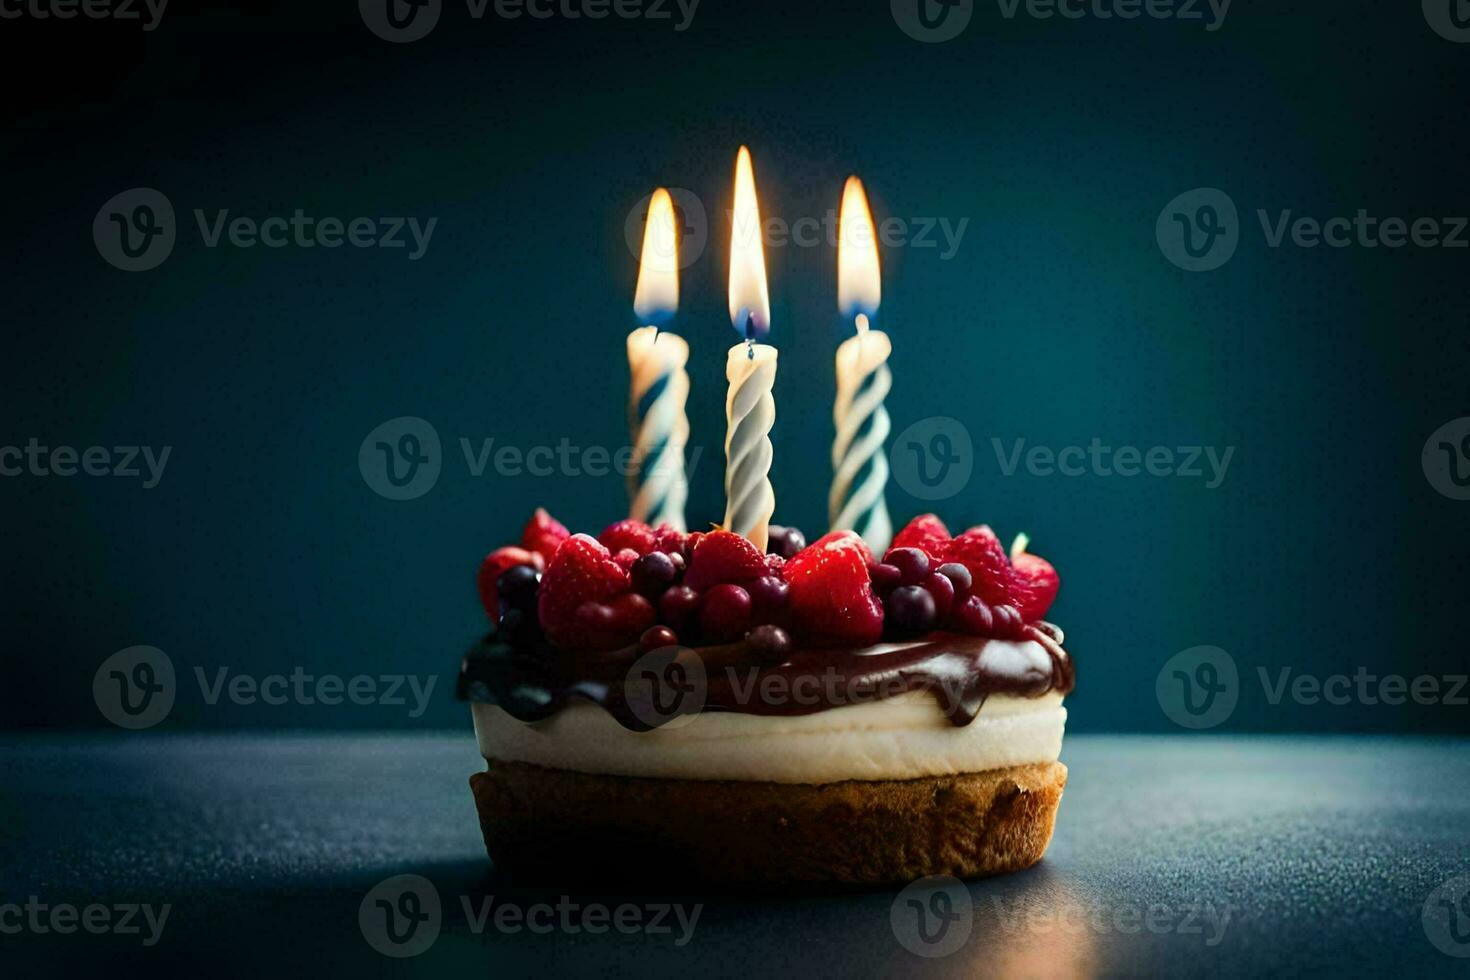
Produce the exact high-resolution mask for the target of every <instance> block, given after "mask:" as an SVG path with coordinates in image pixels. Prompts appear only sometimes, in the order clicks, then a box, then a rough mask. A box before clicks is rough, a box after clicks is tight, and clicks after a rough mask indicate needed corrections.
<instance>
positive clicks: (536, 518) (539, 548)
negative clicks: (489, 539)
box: [521, 507, 572, 565]
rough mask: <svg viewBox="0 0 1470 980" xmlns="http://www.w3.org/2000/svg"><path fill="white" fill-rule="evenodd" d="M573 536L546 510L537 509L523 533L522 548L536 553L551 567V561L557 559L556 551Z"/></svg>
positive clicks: (542, 508)
mask: <svg viewBox="0 0 1470 980" xmlns="http://www.w3.org/2000/svg"><path fill="white" fill-rule="evenodd" d="M571 536H572V534H571V532H570V531H568V530H567V529H566V527H564V526H563V525H562V523H561V522H560V521H558V520H557V519H556V518H554V517H552V516H551V515H550V514H548V513H546V508H544V507H537V508H536V512H535V513H534V514H532V515H531V519H530V520H529V521H527V522H526V527H525V530H523V531H522V532H521V547H522V548H525V549H526V550H527V551H534V552H536V553H537V554H539V555H540V556H541V557H542V558H543V559H545V561H546V564H547V565H550V564H551V559H552V558H554V557H556V549H557V548H560V547H561V545H562V542H563V541H565V540H566V539H567V538H569V537H571Z"/></svg>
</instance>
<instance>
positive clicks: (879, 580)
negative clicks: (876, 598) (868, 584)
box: [868, 565, 903, 592]
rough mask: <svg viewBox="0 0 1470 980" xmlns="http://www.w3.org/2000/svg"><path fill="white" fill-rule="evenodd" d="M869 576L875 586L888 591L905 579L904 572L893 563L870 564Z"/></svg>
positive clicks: (881, 590) (880, 590)
mask: <svg viewBox="0 0 1470 980" xmlns="http://www.w3.org/2000/svg"><path fill="white" fill-rule="evenodd" d="M868 578H870V579H872V580H873V588H875V589H877V590H878V591H879V592H887V591H889V590H890V589H893V588H896V587H897V586H898V583H900V582H902V581H903V573H902V572H900V571H899V570H898V569H897V568H895V567H894V566H892V565H869V566H868Z"/></svg>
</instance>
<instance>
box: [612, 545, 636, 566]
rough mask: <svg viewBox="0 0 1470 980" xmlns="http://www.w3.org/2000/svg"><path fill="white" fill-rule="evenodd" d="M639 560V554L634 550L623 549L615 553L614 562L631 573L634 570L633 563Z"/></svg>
mask: <svg viewBox="0 0 1470 980" xmlns="http://www.w3.org/2000/svg"><path fill="white" fill-rule="evenodd" d="M637 560H638V552H636V551H634V550H633V549H632V548H623V549H621V550H619V551H615V552H613V561H615V562H617V563H618V567H619V568H621V569H622V570H623V571H625V572H631V571H632V570H633V563H634V562H636V561H637Z"/></svg>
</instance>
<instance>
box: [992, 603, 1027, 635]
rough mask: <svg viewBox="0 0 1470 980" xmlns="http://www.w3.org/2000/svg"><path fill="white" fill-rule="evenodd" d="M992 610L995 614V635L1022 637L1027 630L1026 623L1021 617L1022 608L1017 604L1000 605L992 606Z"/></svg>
mask: <svg viewBox="0 0 1470 980" xmlns="http://www.w3.org/2000/svg"><path fill="white" fill-rule="evenodd" d="M990 611H991V612H993V613H994V614H995V635H996V636H1001V637H1005V638H1007V639H1012V640H1016V639H1020V637H1021V634H1022V632H1024V630H1025V625H1026V624H1025V623H1024V622H1023V621H1022V619H1021V610H1019V609H1017V608H1016V607H1015V606H1008V605H999V606H992V607H991V609H990Z"/></svg>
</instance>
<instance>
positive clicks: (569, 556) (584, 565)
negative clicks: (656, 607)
mask: <svg viewBox="0 0 1470 980" xmlns="http://www.w3.org/2000/svg"><path fill="white" fill-rule="evenodd" d="M627 591H628V574H627V573H626V572H624V571H623V570H622V569H621V568H619V567H618V563H617V562H616V561H614V560H613V557H612V555H610V554H608V550H607V549H606V548H604V547H603V546H602V544H601V543H600V542H598V540H597V539H596V538H593V537H591V536H589V535H586V534H574V535H572V536H571V537H569V538H567V540H566V542H565V543H564V544H563V545H562V546H561V547H560V548H558V549H557V552H556V557H555V558H553V559H552V560H551V564H550V565H548V566H547V568H546V574H545V575H543V576H542V577H541V598H540V599H539V605H538V614H539V617H540V619H541V628H542V629H543V630H545V631H546V636H547V639H549V640H551V642H552V643H553V644H555V645H556V646H558V647H562V648H563V649H569V650H575V649H582V648H586V647H588V646H589V644H590V643H591V642H592V641H593V639H594V635H593V633H594V631H593V630H590V629H588V628H587V625H586V624H585V623H583V622H582V621H580V620H579V619H578V617H577V608H578V607H579V606H581V605H582V604H583V603H587V602H592V603H600V604H608V603H610V601H611V600H612V599H613V598H615V597H617V596H620V595H622V594H623V593H625V592H627Z"/></svg>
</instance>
